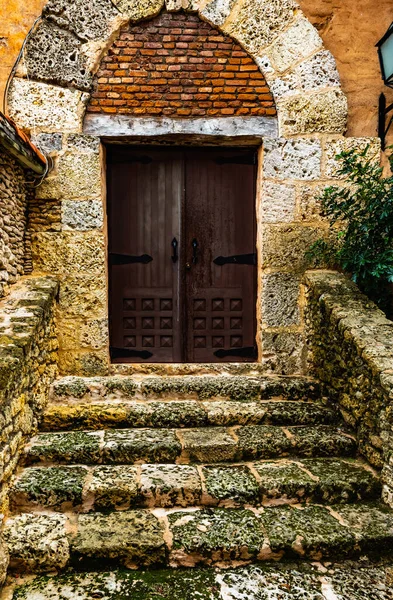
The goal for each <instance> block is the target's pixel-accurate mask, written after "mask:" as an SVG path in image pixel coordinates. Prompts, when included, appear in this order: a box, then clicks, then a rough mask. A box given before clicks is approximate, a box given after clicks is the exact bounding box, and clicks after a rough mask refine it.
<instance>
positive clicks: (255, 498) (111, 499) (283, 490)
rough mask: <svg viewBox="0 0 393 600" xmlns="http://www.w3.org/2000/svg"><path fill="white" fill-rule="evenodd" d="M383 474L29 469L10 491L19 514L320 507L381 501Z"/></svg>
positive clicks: (340, 465)
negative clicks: (289, 505) (275, 505)
mask: <svg viewBox="0 0 393 600" xmlns="http://www.w3.org/2000/svg"><path fill="white" fill-rule="evenodd" d="M380 492H381V484H380V480H379V477H378V476H377V474H376V473H374V472H373V471H372V470H371V469H370V468H368V467H366V465H365V464H364V463H362V462H360V461H356V460H352V459H332V458H320V459H303V460H300V459H298V460H296V461H291V460H288V459H282V460H277V461H262V462H256V463H247V464H235V465H204V466H199V467H197V466H192V465H176V464H172V465H171V464H168V465H140V466H129V465H99V466H94V467H84V466H56V467H30V468H27V469H24V471H23V472H22V473H21V475H19V477H18V478H17V480H16V482H15V484H14V486H13V488H12V490H11V494H10V501H11V508H12V509H13V510H14V511H29V510H30V511H32V510H37V509H38V508H43V509H46V508H52V509H56V510H60V511H66V510H71V509H72V510H75V511H78V512H89V511H93V510H95V511H100V510H101V511H102V510H108V509H113V510H114V509H117V510H125V509H130V508H137V507H151V508H170V507H174V506H181V507H187V506H198V505H203V506H217V505H218V506H229V505H230V506H242V505H247V504H249V505H253V506H261V505H269V504H272V503H277V502H278V501H279V502H280V503H282V504H284V503H294V502H299V503H310V502H317V503H323V504H326V503H328V504H334V503H347V502H356V501H360V500H365V499H372V498H378V496H379V495H380Z"/></svg>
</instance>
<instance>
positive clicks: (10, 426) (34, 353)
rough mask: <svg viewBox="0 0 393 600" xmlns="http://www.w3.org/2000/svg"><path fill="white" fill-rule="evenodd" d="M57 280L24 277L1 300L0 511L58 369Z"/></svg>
mask: <svg viewBox="0 0 393 600" xmlns="http://www.w3.org/2000/svg"><path fill="white" fill-rule="evenodd" d="M57 290H58V284H57V282H56V280H55V279H54V278H51V277H35V278H30V277H25V278H22V279H21V280H20V281H19V282H18V283H17V284H16V285H15V286H13V288H12V290H11V292H10V294H9V295H8V296H7V298H5V299H3V300H2V301H1V302H0V334H1V335H0V407H1V408H0V427H1V436H2V437H1V442H2V443H1V449H0V511H1V512H2V513H4V512H5V511H6V509H7V488H8V485H9V482H10V479H11V477H12V475H13V473H14V471H15V469H16V465H17V463H18V460H19V457H20V454H21V452H22V450H23V447H24V445H25V443H26V441H27V440H28V439H29V438H30V436H31V434H32V433H33V432H34V431H35V428H36V425H37V419H38V417H39V415H40V413H41V411H42V409H43V408H45V406H46V402H47V399H48V391H49V386H50V384H51V383H52V381H53V379H54V377H55V375H56V369H57V367H56V361H57V338H56V332H55V324H54V304H55V297H56V294H57Z"/></svg>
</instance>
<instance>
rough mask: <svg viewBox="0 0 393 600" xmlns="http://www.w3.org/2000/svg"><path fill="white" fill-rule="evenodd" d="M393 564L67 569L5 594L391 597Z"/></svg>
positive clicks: (294, 599) (106, 599) (297, 599)
mask: <svg viewBox="0 0 393 600" xmlns="http://www.w3.org/2000/svg"><path fill="white" fill-rule="evenodd" d="M392 573H393V569H392V565H391V564H390V563H389V562H379V563H376V564H373V563H366V564H365V563H364V562H362V563H358V564H353V563H352V562H349V563H348V562H342V563H338V564H332V563H329V564H327V565H326V566H325V565H323V564H317V565H309V564H304V563H289V564H280V563H274V564H269V563H261V564H259V565H249V566H246V567H240V568H237V569H234V568H230V569H227V570H225V571H222V570H219V569H209V568H204V569H193V570H192V571H190V570H182V569H158V570H155V571H124V570H116V571H113V572H108V571H104V572H95V573H94V572H93V573H73V572H71V573H67V574H65V575H60V576H52V577H46V576H44V577H43V576H41V577H36V578H34V579H33V580H32V581H29V582H26V583H23V584H22V585H16V586H14V585H13V584H14V581H13V580H12V578H10V579H9V587H7V588H6V590H5V595H6V597H7V598H9V599H10V600H34V599H35V598H37V599H38V598H39V599H40V600H66V598H78V600H92V598H100V599H101V600H119V598H124V599H125V598H135V599H136V598H138V600H152V598H156V597H157V600H158V598H168V599H169V598H171V599H176V600H202V599H203V600H230V599H233V600H234V599H235V598H237V599H239V600H246V599H247V600H262V599H267V598H271V599H277V598H281V599H282V600H329V599H330V600H332V599H336V598H337V599H338V598H342V599H345V600H370V592H371V590H373V593H374V595H373V596H372V598H373V600H374V599H375V600H376V599H377V598H378V600H391V598H392V597H393V578H392Z"/></svg>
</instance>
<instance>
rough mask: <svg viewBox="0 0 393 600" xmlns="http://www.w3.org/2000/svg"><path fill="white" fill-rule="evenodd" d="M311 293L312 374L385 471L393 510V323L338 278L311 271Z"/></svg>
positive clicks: (308, 318)
mask: <svg viewBox="0 0 393 600" xmlns="http://www.w3.org/2000/svg"><path fill="white" fill-rule="evenodd" d="M305 292H306V299H307V304H306V323H307V342H308V350H309V361H310V366H311V371H312V373H313V374H315V375H316V376H317V377H318V378H319V379H320V380H321V381H322V382H323V384H324V386H325V392H326V395H327V396H328V397H329V398H330V399H331V400H332V401H333V402H334V403H335V404H336V405H337V408H338V409H339V410H340V412H341V414H342V415H343V417H344V419H345V420H346V422H347V423H348V424H349V425H351V426H352V427H354V428H355V430H356V431H357V437H358V447H359V450H360V452H361V453H362V454H363V455H364V456H365V457H366V458H367V460H368V461H369V462H370V463H371V464H372V465H374V466H375V467H378V468H382V477H383V484H384V488H383V497H384V500H385V501H386V502H387V503H388V504H390V506H393V433H392V432H393V322H392V321H389V320H388V319H387V318H386V317H385V315H384V313H383V312H382V311H381V310H379V309H378V308H377V307H376V305H375V304H374V303H373V302H371V301H370V300H369V299H368V298H367V297H366V296H364V295H363V294H362V293H361V292H360V291H359V289H358V288H357V286H356V285H355V284H354V283H353V282H352V281H350V280H348V279H347V278H346V277H345V276H344V275H341V274H338V273H336V272H333V271H319V272H317V271H314V272H312V271H309V272H308V273H306V277H305Z"/></svg>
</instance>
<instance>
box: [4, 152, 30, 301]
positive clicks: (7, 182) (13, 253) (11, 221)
mask: <svg viewBox="0 0 393 600" xmlns="http://www.w3.org/2000/svg"><path fill="white" fill-rule="evenodd" d="M29 194H30V190H29V189H28V187H27V186H26V173H25V171H24V170H23V169H22V168H21V167H20V166H19V165H18V163H17V162H16V161H15V160H14V159H13V158H11V157H9V156H8V155H7V154H5V153H4V152H2V151H1V150H0V297H3V296H5V295H6V293H7V291H8V288H9V285H11V284H13V283H15V282H16V281H17V279H18V278H19V277H20V276H21V275H23V273H24V264H25V230H26V217H27V204H28V197H29Z"/></svg>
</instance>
